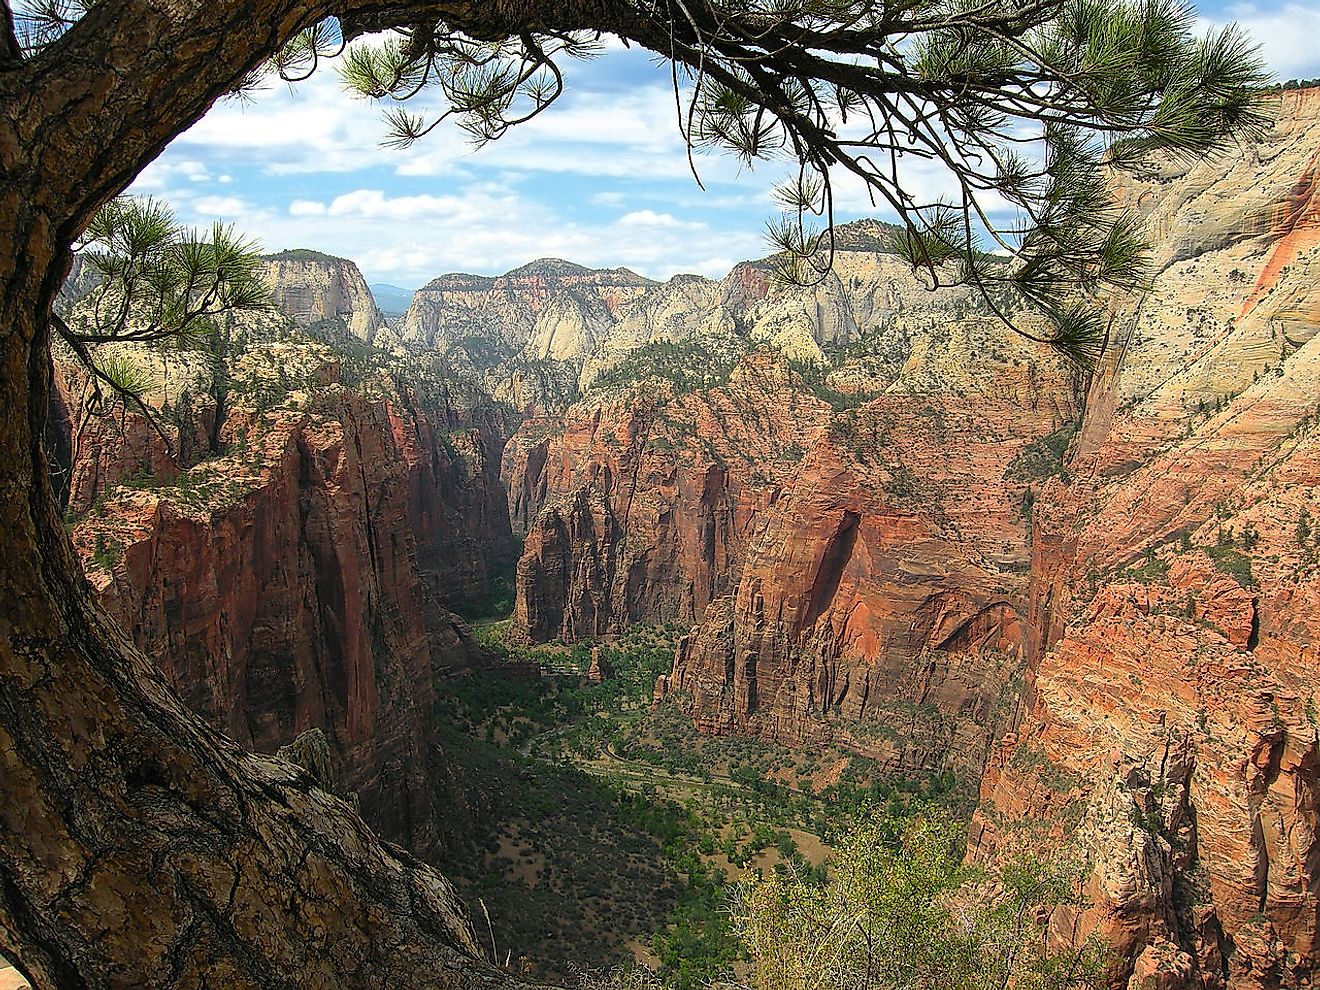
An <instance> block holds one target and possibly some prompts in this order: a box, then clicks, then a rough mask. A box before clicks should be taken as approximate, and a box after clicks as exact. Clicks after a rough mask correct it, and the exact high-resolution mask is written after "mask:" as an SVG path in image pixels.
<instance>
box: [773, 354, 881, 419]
mask: <svg viewBox="0 0 1320 990" xmlns="http://www.w3.org/2000/svg"><path fill="white" fill-rule="evenodd" d="M788 365H789V367H790V368H791V369H792V370H793V372H794V373H795V374H796V375H797V377H798V379H799V380H800V382H801V384H802V385H803V386H804V387H805V388H806V390H807V391H808V392H810V393H811V394H812V395H814V396H815V397H816V398H818V399H821V400H822V401H824V402H826V403H828V404H829V406H830V408H831V409H833V410H834V411H835V412H844V411H845V410H848V409H857V408H858V407H860V406H864V405H865V404H866V403H868V402H870V401H871V400H872V399H874V398H875V397H876V395H877V394H878V393H875V392H840V391H839V390H838V389H836V388H834V387H833V386H831V385H830V384H829V374H830V372H831V371H832V370H833V369H832V368H831V367H830V366H829V365H822V364H817V363H816V362H815V361H800V360H797V359H794V360H791V361H789V362H788Z"/></svg>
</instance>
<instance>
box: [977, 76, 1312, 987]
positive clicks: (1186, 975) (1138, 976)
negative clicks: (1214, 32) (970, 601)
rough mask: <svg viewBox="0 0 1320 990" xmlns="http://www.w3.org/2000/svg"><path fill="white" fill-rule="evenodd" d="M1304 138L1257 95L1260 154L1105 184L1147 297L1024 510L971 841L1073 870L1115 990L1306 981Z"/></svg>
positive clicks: (1307, 316) (1307, 232) (1308, 335)
mask: <svg viewBox="0 0 1320 990" xmlns="http://www.w3.org/2000/svg"><path fill="white" fill-rule="evenodd" d="M1318 117H1320V93H1317V92H1316V91H1314V90H1309V91H1301V92H1291V93H1285V94H1284V96H1283V100H1282V111H1281V115H1280V119H1279V123H1278V125H1277V126H1276V127H1275V129H1274V131H1273V133H1272V134H1271V135H1270V136H1269V137H1268V139H1267V140H1266V141H1265V142H1263V143H1262V144H1261V145H1260V146H1258V147H1255V148H1248V149H1244V150H1242V151H1241V152H1240V153H1236V154H1234V155H1230V156H1229V157H1227V158H1226V159H1224V160H1220V161H1214V162H1207V163H1201V164H1198V165H1196V166H1194V167H1192V168H1189V169H1185V170H1175V169H1172V168H1171V169H1168V170H1166V171H1165V172H1164V173H1163V174H1161V175H1159V176H1158V177H1156V178H1154V179H1153V180H1151V181H1148V182H1142V183H1133V184H1131V185H1129V186H1128V187H1127V188H1125V189H1124V194H1125V195H1126V197H1127V198H1128V200H1129V202H1131V203H1133V204H1134V205H1136V206H1137V207H1138V208H1139V209H1141V210H1142V211H1143V212H1144V213H1145V214H1146V215H1148V216H1149V217H1150V218H1151V219H1152V224H1153V227H1154V229H1155V231H1156V233H1157V234H1158V240H1157V248H1156V259H1157V265H1158V270H1159V275H1158V278H1157V279H1156V282H1155V285H1154V288H1153V290H1152V291H1151V292H1150V293H1149V295H1148V296H1147V297H1146V298H1145V299H1144V300H1142V301H1141V302H1139V303H1132V304H1129V305H1128V306H1127V307H1126V308H1125V309H1124V310H1123V311H1122V313H1121V315H1120V318H1119V321H1118V325H1119V327H1120V329H1121V333H1122V337H1121V338H1120V339H1121V340H1122V341H1123V342H1124V343H1125V347H1123V348H1122V349H1116V350H1115V351H1114V352H1113V353H1112V354H1111V355H1110V357H1109V360H1108V361H1106V363H1105V364H1104V366H1103V367H1102V369H1101V371H1100V373H1099V374H1098V375H1097V376H1096V378H1095V381H1094V382H1093V383H1092V385H1091V389H1090V394H1089V396H1088V399H1087V414H1086V417H1085V420H1084V422H1083V428H1082V431H1081V433H1080V434H1079V436H1078V439H1077V442H1076V444H1075V446H1074V449H1073V453H1072V456H1071V458H1070V460H1069V465H1068V476H1067V477H1066V478H1063V479H1057V480H1055V481H1052V482H1051V483H1050V485H1049V487H1047V488H1046V490H1045V491H1044V492H1043V493H1042V494H1041V497H1040V499H1039V500H1038V502H1037V506H1038V511H1037V512H1036V513H1035V519H1034V537H1033V558H1034V559H1033V564H1032V575H1031V595H1030V605H1029V608H1028V611H1027V613H1026V615H1025V619H1026V622H1025V628H1026V632H1027V642H1026V645H1027V649H1028V653H1029V655H1030V657H1031V659H1032V663H1031V666H1030V678H1029V683H1030V687H1029V690H1028V691H1027V693H1026V695H1025V697H1024V700H1023V716H1022V718H1021V720H1020V724H1019V725H1018V726H1017V728H1016V731H1015V732H1014V733H1012V734H1010V735H1008V736H1006V737H1005V739H1004V740H1003V741H1002V743H1001V744H1000V745H999V746H998V747H997V748H996V749H995V751H994V753H993V754H992V756H991V759H990V761H989V765H988V767H987V770H986V774H985V778H984V781H983V784H982V791H981V796H982V801H981V807H980V809H979V810H978V812H977V815H976V819H975V821H974V824H973V828H972V844H973V848H974V849H975V850H976V854H977V855H979V856H993V855H999V854H1002V853H1003V852H1004V851H1006V850H1008V849H1011V848H1013V847H1015V846H1019V845H1027V846H1029V847H1035V848H1044V849H1055V850H1057V849H1059V848H1068V849H1072V850H1075V851H1076V852H1077V853H1078V854H1079V855H1082V856H1086V857H1089V858H1090V860H1091V861H1092V862H1093V864H1094V869H1093V871H1092V873H1091V875H1090V879H1089V880H1088V887H1087V891H1088V893H1089V895H1090V898H1091V901H1092V907H1091V908H1090V909H1088V910H1087V911H1086V912H1084V913H1083V914H1082V916H1081V917H1080V919H1079V924H1080V928H1081V930H1082V931H1089V930H1095V931H1098V932H1099V933H1100V934H1101V935H1102V936H1103V937H1104V938H1105V939H1106V940H1107V941H1109V942H1110V943H1111V944H1113V945H1114V946H1115V948H1116V950H1117V951H1116V954H1115V956H1114V964H1113V967H1112V970H1111V976H1112V980H1113V983H1114V984H1115V985H1123V984H1128V985H1130V986H1132V987H1134V988H1135V987H1138V986H1147V985H1156V986H1197V987H1201V986H1204V987H1221V986H1230V987H1267V986H1299V985H1306V984H1309V983H1310V981H1311V978H1312V971H1313V969H1314V967H1315V965H1316V963H1317V954H1316V944H1315V942H1316V935H1317V918H1318V912H1320V901H1317V890H1318V889H1320V875H1318V871H1320V846H1317V843H1316V834H1315V833H1316V824H1317V823H1316V790H1317V786H1318V785H1320V778H1318V777H1317V747H1316V738H1317V735H1316V734H1317V716H1316V707H1315V704H1316V703H1315V700H1314V695H1315V693H1316V690H1317V688H1318V687H1320V683H1318V680H1320V666H1318V665H1317V660H1318V659H1320V652H1318V649H1320V648H1318V647H1317V643H1316V640H1317V632H1318V631H1320V626H1318V625H1317V619H1316V615H1317V610H1316V606H1317V599H1318V596H1320V585H1318V584H1317V574H1318V573H1320V572H1318V571H1317V565H1316V561H1317V554H1318V553H1320V550H1318V549H1317V545H1316V540H1315V533H1314V527H1313V522H1312V519H1313V514H1314V513H1315V511H1316V501H1315V494H1316V486H1317V484H1318V483H1320V435H1318V434H1317V417H1316V412H1317V396H1318V395H1320V388H1318V386H1320V349H1318V348H1320V344H1317V342H1316V341H1315V339H1314V335H1315V331H1316V328H1317V326H1320V310H1318V309H1317V303H1320V280H1318V279H1317V274H1320V267H1317V266H1318V265H1320V262H1318V261H1317V247H1318V246H1320V241H1318V239H1317V226H1316V222H1315V213H1314V205H1313V198H1312V191H1311V190H1312V184H1313V181H1314V169H1315V161H1316V155H1317V148H1320V120H1318V119H1317V118H1318Z"/></svg>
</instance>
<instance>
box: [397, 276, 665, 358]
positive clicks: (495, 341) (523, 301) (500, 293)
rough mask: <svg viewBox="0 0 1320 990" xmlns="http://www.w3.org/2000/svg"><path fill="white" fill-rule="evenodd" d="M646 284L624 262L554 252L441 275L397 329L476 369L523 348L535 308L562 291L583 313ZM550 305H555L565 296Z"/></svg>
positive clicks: (620, 303) (620, 301)
mask: <svg viewBox="0 0 1320 990" xmlns="http://www.w3.org/2000/svg"><path fill="white" fill-rule="evenodd" d="M653 284H654V283H652V282H651V281H650V280H648V279H644V278H642V277H641V276H640V275H637V274H635V273H634V272H630V271H628V270H627V269H626V268H618V269H613V270H610V271H593V270H591V269H588V268H583V267H582V266H581V265H574V264H571V263H569V262H567V261H559V260H557V259H543V260H541V261H534V262H532V263H531V264H529V265H524V266H523V267H522V268H518V269H516V270H514V271H511V272H509V273H507V274H505V275H501V276H499V277H497V278H489V277H486V276H480V275H462V274H454V275H444V276H441V277H440V278H437V279H433V280H432V281H431V282H428V283H427V284H426V285H425V286H423V287H422V288H421V289H419V290H418V291H417V293H416V295H414V296H413V301H412V304H411V305H410V306H409V307H408V312H407V314H406V315H405V316H404V318H403V323H402V334H403V338H404V340H406V341H408V342H410V343H414V344H421V345H424V346H426V347H429V348H434V349H435V350H438V351H440V352H442V353H444V354H445V355H446V356H447V357H448V358H449V359H450V360H451V361H452V362H454V363H456V364H458V365H464V366H468V367H471V368H475V369H478V370H480V369H485V368H489V367H491V366H492V365H495V364H497V363H499V362H500V361H503V360H507V359H508V358H511V357H513V356H515V355H517V354H518V353H519V352H520V351H522V349H523V348H524V347H525V346H527V344H528V342H529V340H531V339H532V337H533V334H534V332H535V331H536V327H537V318H538V317H539V315H540V314H541V312H542V310H543V309H545V307H546V305H547V304H548V303H549V302H550V300H551V299H552V298H554V297H555V296H556V295H557V294H559V293H561V292H569V293H573V294H574V295H575V296H576V298H577V300H578V303H579V306H580V307H586V308H587V309H588V310H589V311H590V314H596V313H597V312H598V310H597V307H604V309H605V310H606V311H607V312H608V313H609V314H611V315H614V314H617V313H618V312H619V311H620V310H622V308H623V307H624V306H625V305H627V304H628V303H629V302H631V301H633V300H634V299H636V298H638V297H639V296H640V295H642V294H643V293H644V292H645V291H646V290H647V288H649V287H650V286H651V285H653ZM557 305H559V306H560V307H561V309H562V308H563V307H564V306H565V305H566V303H564V302H561V303H559V304H557ZM591 322H592V316H591V315H589V314H588V315H584V317H583V326H586V325H588V324H590V323H591ZM552 329H553V328H552V327H546V328H543V332H542V334H540V335H539V336H540V337H543V338H545V337H548V338H553V336H554V334H553V333H552ZM575 332H578V333H580V332H582V331H581V330H579V331H575ZM566 339H567V338H565V340H566ZM540 344H541V345H542V346H540V347H539V350H540V351H545V350H548V349H553V348H552V346H551V345H552V340H551V341H550V342H549V344H547V341H545V340H541V341H540ZM565 346H567V344H565ZM536 349H538V348H537V346H536V345H534V350H536ZM542 356H546V355H544V354H543V355H542Z"/></svg>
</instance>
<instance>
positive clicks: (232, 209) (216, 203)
mask: <svg viewBox="0 0 1320 990" xmlns="http://www.w3.org/2000/svg"><path fill="white" fill-rule="evenodd" d="M188 207H189V209H190V210H192V211H193V212H194V213H197V214H199V215H201V216H203V217H212V218H215V219H220V220H235V219H239V218H242V217H245V216H247V215H248V214H250V213H251V212H252V207H251V205H250V204H249V203H248V202H247V200H245V199H243V197H241V196H199V197H197V198H196V199H194V200H192V201H191V202H189V203H188Z"/></svg>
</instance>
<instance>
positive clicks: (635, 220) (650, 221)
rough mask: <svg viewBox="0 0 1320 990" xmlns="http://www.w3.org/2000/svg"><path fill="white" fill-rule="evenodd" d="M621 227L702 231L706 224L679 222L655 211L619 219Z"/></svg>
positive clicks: (636, 211)
mask: <svg viewBox="0 0 1320 990" xmlns="http://www.w3.org/2000/svg"><path fill="white" fill-rule="evenodd" d="M618 224H619V226H620V227H686V228H688V229H689V230H692V229H700V228H701V227H703V226H704V224H699V223H692V222H687V221H683V220H679V219H678V218H677V217H675V216H674V215H673V214H670V213H656V212H655V210H634V211H633V212H632V213H625V214H624V215H623V216H621V217H619V220H618Z"/></svg>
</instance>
